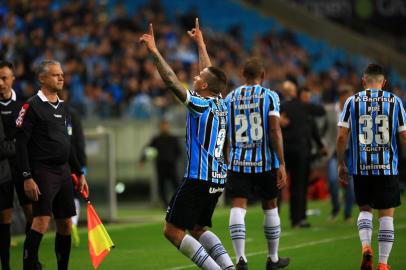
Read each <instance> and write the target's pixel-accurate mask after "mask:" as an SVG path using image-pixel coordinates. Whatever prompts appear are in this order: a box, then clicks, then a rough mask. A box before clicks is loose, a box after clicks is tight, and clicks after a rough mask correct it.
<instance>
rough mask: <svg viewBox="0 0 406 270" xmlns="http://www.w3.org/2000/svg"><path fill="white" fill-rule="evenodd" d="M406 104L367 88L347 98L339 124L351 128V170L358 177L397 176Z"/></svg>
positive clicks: (392, 95) (380, 91) (391, 96)
mask: <svg viewBox="0 0 406 270" xmlns="http://www.w3.org/2000/svg"><path fill="white" fill-rule="evenodd" d="M405 120H406V119H405V110H404V108H403V104H402V101H401V100H400V99H399V98H398V97H397V96H395V95H394V94H392V93H389V92H386V91H383V90H375V89H367V90H365V91H362V92H359V93H357V94H355V95H354V96H352V97H350V98H348V99H347V101H346V103H345V105H344V109H343V111H342V112H341V115H340V120H339V123H338V125H339V126H342V127H346V128H350V132H351V134H350V142H349V144H350V153H349V156H348V168H349V172H350V174H354V175H397V174H398V168H397V166H398V154H397V139H396V134H397V132H400V131H403V130H406V123H405Z"/></svg>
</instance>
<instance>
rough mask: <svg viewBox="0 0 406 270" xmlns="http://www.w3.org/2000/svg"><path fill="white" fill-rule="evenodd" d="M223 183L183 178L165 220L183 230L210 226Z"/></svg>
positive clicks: (222, 189)
mask: <svg viewBox="0 0 406 270" xmlns="http://www.w3.org/2000/svg"><path fill="white" fill-rule="evenodd" d="M223 191H224V185H220V184H215V183H212V182H209V181H203V180H197V179H186V178H185V179H184V180H183V182H182V184H181V185H180V186H179V187H178V189H177V191H176V192H175V194H174V195H173V197H172V199H171V201H170V203H169V206H168V209H167V211H166V218H165V220H166V221H167V222H169V223H171V224H173V225H175V226H176V227H178V228H180V229H184V230H186V229H187V230H193V229H194V228H195V226H201V227H206V226H207V227H211V226H212V221H211V219H212V216H213V212H214V209H215V208H216V205H217V201H218V198H219V197H220V195H221V194H222V192H223Z"/></svg>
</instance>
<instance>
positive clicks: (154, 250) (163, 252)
mask: <svg viewBox="0 0 406 270" xmlns="http://www.w3.org/2000/svg"><path fill="white" fill-rule="evenodd" d="M405 199H406V197H403V203H404V204H405V203H406V201H405ZM309 208H312V209H320V212H321V213H320V215H318V216H310V217H309V222H310V223H311V224H312V225H313V226H312V227H311V228H310V229H291V228H290V226H289V220H288V205H286V204H284V205H283V206H282V211H281V219H282V237H281V241H280V252H279V254H280V256H289V257H290V258H291V264H290V266H289V267H288V268H286V269H297V270H350V269H359V262H360V252H361V246H360V242H359V238H358V231H357V228H356V217H357V216H358V211H357V209H355V208H354V212H353V213H354V218H353V220H352V222H344V221H343V220H342V219H338V220H337V221H335V222H332V221H330V220H329V218H328V217H329V213H330V203H329V201H324V202H311V203H310V204H309ZM96 210H97V209H96ZM228 215H229V209H228V208H227V207H219V208H217V209H216V211H215V214H214V218H213V232H214V233H216V234H217V235H218V236H219V237H220V239H221V240H222V242H223V244H224V246H225V247H226V249H227V250H228V252H229V253H230V254H231V255H232V256H234V251H233V249H232V244H231V240H230V236H229V231H228ZM120 216H121V217H125V218H127V219H129V218H130V217H131V218H132V220H133V222H131V223H128V224H127V223H126V224H112V225H108V226H106V227H107V230H108V231H109V233H110V236H111V238H112V239H113V241H114V243H115V245H116V248H115V249H113V250H112V251H111V252H110V254H109V255H108V256H107V257H106V258H105V260H104V261H103V263H102V264H101V265H100V267H99V268H98V269H100V270H103V269H114V270H121V269H140V270H149V269H159V270H177V269H197V267H195V266H193V264H192V262H191V261H190V260H189V259H187V258H186V257H184V256H183V255H182V254H181V253H180V252H178V251H177V249H176V248H174V247H173V246H172V245H171V244H170V243H169V242H168V241H167V240H166V239H165V238H164V236H163V234H162V227H163V220H164V213H163V212H162V211H161V210H156V209H155V210H132V209H131V208H125V209H122V208H121V210H120ZM376 217H377V215H376V214H375V215H374V220H375V222H374V233H373V248H374V251H375V258H374V259H375V261H377V259H378V258H377V255H378V248H377V231H378V227H379V225H378V224H377V222H376V220H377V219H376ZM340 218H341V217H340ZM262 222H263V215H262V211H261V209H260V206H259V205H251V206H249V208H248V212H247V216H246V224H247V242H246V253H247V255H248V263H249V268H250V269H252V270H255V269H265V261H266V256H267V246H266V242H265V239H264V236H263V230H262ZM79 231H80V236H81V240H82V242H81V245H80V247H78V248H72V252H71V259H70V264H69V269H73V270H85V269H86V270H87V269H93V268H92V265H91V263H90V260H89V255H88V249H87V230H86V228H82V229H80V230H79ZM16 240H17V241H18V242H19V245H18V246H17V247H15V248H12V250H11V262H12V263H11V266H12V269H22V242H23V237H22V236H21V237H17V238H16ZM53 246H54V233H53V232H49V233H47V234H46V235H45V237H44V239H43V241H42V244H41V249H40V260H41V262H42V263H43V264H44V265H45V269H47V270H51V269H52V270H53V269H57V267H56V259H55V255H54V247H53ZM405 254H406V206H405V205H403V206H401V207H399V208H398V209H397V210H396V216H395V244H394V246H393V249H392V253H391V257H390V259H389V263H390V265H391V266H392V269H393V270H405V269H406V259H405Z"/></svg>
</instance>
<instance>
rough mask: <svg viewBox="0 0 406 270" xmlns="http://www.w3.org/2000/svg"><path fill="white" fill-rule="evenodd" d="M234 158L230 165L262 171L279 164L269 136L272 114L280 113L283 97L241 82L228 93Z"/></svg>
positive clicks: (230, 133)
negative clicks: (269, 119) (280, 98)
mask: <svg viewBox="0 0 406 270" xmlns="http://www.w3.org/2000/svg"><path fill="white" fill-rule="evenodd" d="M226 103H227V109H228V112H229V118H228V133H229V140H230V160H229V165H228V169H229V170H231V171H233V172H241V173H262V172H266V171H270V170H271V169H274V168H279V161H278V158H277V155H276V153H275V151H274V149H272V144H271V141H270V138H269V135H268V134H269V122H268V117H269V116H277V117H279V103H280V102H279V97H278V94H276V93H275V92H274V91H271V90H269V89H267V88H265V87H262V86H261V85H251V86H246V85H243V86H240V87H238V88H237V89H235V90H233V91H232V92H231V93H229V94H228V95H227V97H226Z"/></svg>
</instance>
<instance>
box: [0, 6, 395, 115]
mask: <svg viewBox="0 0 406 270" xmlns="http://www.w3.org/2000/svg"><path fill="white" fill-rule="evenodd" d="M107 2H108V1H106V3H107ZM103 3H104V2H100V3H99V2H98V1H67V2H66V3H65V4H59V3H58V1H51V0H44V1H22V0H20V1H8V4H7V5H4V6H2V7H0V21H1V22H2V23H1V26H0V58H1V59H6V60H9V61H12V62H13V63H14V64H15V74H16V82H15V84H14V88H15V91H16V92H17V95H18V96H19V97H20V98H21V99H24V98H27V97H29V96H31V95H33V94H34V93H35V92H36V91H37V90H38V89H37V88H38V85H37V84H36V82H35V76H34V72H33V70H34V68H35V66H36V64H37V63H39V62H40V61H42V60H43V59H49V58H52V59H56V60H58V61H60V62H61V63H62V64H63V67H64V73H65V88H66V89H68V90H69V93H70V102H71V104H72V106H74V107H76V108H77V109H78V110H79V111H80V113H81V114H82V115H83V116H85V117H101V118H107V117H129V118H138V119H149V118H150V117H153V116H155V115H160V114H162V113H163V112H165V110H167V109H168V108H169V107H171V106H173V105H174V104H176V102H175V101H174V99H173V98H172V97H171V96H170V95H169V94H168V91H166V90H165V88H164V85H163V83H162V81H161V79H160V77H159V75H158V74H157V72H156V69H155V67H154V65H153V63H152V60H151V59H150V58H149V57H148V55H147V51H146V49H145V47H144V46H141V44H140V43H139V37H140V35H141V34H142V33H143V32H144V31H145V29H147V25H148V23H149V22H152V23H153V24H154V26H155V27H154V30H155V35H156V39H157V44H158V46H159V48H160V49H161V52H163V53H164V54H165V55H164V57H165V58H166V59H168V60H169V61H170V65H171V66H172V67H173V68H174V70H175V72H176V74H177V75H178V77H179V79H180V80H181V81H182V83H184V85H185V87H188V88H189V87H191V83H192V81H193V77H194V76H195V75H196V74H197V72H198V65H197V59H198V56H197V50H196V48H195V46H194V44H193V42H192V41H191V40H190V38H189V37H188V36H187V33H186V31H187V30H189V29H191V28H192V27H193V25H194V18H195V17H196V16H197V15H198V14H196V13H197V12H195V11H190V12H189V13H186V14H179V16H178V17H177V21H172V20H169V19H168V18H167V16H166V13H165V10H164V8H163V6H162V5H160V3H159V1H151V2H149V3H148V4H146V5H144V6H142V7H140V8H139V9H137V10H135V11H134V12H131V14H132V15H129V12H128V11H127V10H126V8H125V6H124V5H122V4H116V5H114V7H113V9H111V8H110V7H109V6H108V5H107V4H103ZM201 24H202V27H203V30H204V32H205V36H206V39H207V40H206V44H207V48H208V51H209V55H210V56H211V58H212V62H213V65H215V66H219V67H221V68H223V69H224V70H225V71H226V73H227V75H228V78H229V84H228V89H232V88H233V87H234V86H236V85H238V84H240V83H241V76H240V68H241V66H242V63H243V62H244V61H245V60H246V59H247V57H249V56H258V57H261V58H262V59H264V61H265V63H266V65H267V73H266V82H265V83H264V85H265V86H268V87H270V88H272V89H279V88H280V85H281V83H282V82H283V81H284V80H285V79H287V78H291V79H293V80H294V81H296V82H297V83H298V85H300V86H307V87H308V88H310V89H311V91H312V93H313V95H312V101H313V102H316V103H329V102H333V101H335V100H336V99H337V89H338V88H339V86H340V85H343V84H349V85H352V86H353V87H354V88H355V89H359V88H360V86H361V85H360V77H359V75H360V74H357V73H356V71H355V70H354V69H353V68H352V66H351V64H349V62H348V63H342V62H337V63H335V64H334V66H333V67H332V68H331V69H330V70H328V71H326V72H322V73H313V72H311V69H310V68H309V67H310V66H311V64H312V61H313V59H312V58H313V57H317V55H316V56H315V55H310V54H308V53H307V52H306V51H305V50H304V49H303V48H301V47H300V46H299V45H298V42H297V41H296V40H295V38H294V35H292V34H291V33H290V32H289V31H287V30H285V31H270V32H268V33H266V34H263V35H259V36H257V37H255V39H254V40H253V43H252V46H251V48H250V49H247V48H245V47H244V44H243V41H242V36H241V31H239V29H238V27H236V28H233V29H230V31H229V32H228V33H220V32H216V31H213V30H210V29H207V28H204V21H202V22H201ZM392 87H393V88H395V90H396V91H397V93H398V94H401V92H400V89H399V88H397V89H396V87H395V86H392Z"/></svg>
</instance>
